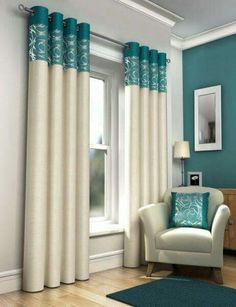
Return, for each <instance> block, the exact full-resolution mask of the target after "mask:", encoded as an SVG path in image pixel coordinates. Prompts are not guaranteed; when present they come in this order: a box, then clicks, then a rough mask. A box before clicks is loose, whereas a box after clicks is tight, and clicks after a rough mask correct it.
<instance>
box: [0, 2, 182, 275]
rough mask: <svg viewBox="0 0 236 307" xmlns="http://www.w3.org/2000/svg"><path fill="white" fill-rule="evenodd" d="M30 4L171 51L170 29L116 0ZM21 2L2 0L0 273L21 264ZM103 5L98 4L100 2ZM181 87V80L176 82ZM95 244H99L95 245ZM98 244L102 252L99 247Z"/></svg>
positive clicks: (24, 107)
mask: <svg viewBox="0 0 236 307" xmlns="http://www.w3.org/2000/svg"><path fill="white" fill-rule="evenodd" d="M22 2H23V3H24V4H25V5H27V6H29V7H31V6H33V5H44V6H47V7H48V8H49V10H50V12H53V11H61V12H63V13H64V16H65V17H69V16H70V17H76V18H77V19H78V21H79V22H82V21H86V22H89V23H90V24H91V29H92V30H93V31H95V32H98V33H102V34H104V35H107V36H110V37H112V38H114V39H117V40H120V41H123V42H126V41H129V40H137V41H139V42H140V43H143V44H148V45H149V46H150V47H152V48H157V49H158V50H163V51H165V52H169V48H170V46H169V44H170V30H169V28H167V27H166V26H164V25H162V24H159V23H157V22H155V21H154V20H153V19H150V18H148V17H147V16H144V15H142V14H139V13H138V12H136V11H132V10H130V9H128V8H126V7H124V6H122V5H120V4H119V3H118V2H116V1H113V0H99V1H96V0H67V1H64V0H45V1H42V0H41V1H40V0H36V1H22ZM18 4H19V2H18V1H15V0H1V1H0V7H1V10H0V20H1V29H0V31H1V33H0V35H1V42H2V46H1V48H0V61H1V62H0V63H1V79H0V86H1V91H0V244H1V245H0V272H3V271H7V270H12V269H17V268H21V267H22V251H23V248H22V247H23V223H24V191H25V144H26V138H25V135H26V110H27V104H26V101H27V99H26V98H27V17H26V16H24V15H22V14H21V13H20V12H19V11H18V9H17V5H18ZM98 4H99V5H98ZM176 87H177V84H176ZM112 240H114V242H116V243H114V245H113V246H112V247H111V248H112V249H116V248H118V249H120V248H121V247H122V246H121V241H120V235H117V239H116V237H115V236H113V237H112ZM93 242H94V243H93ZM96 242H98V239H97V238H96V239H92V240H91V244H90V252H91V253H92V254H96V253H101V247H102V246H104V248H105V247H106V248H107V246H108V244H109V243H108V242H109V240H107V239H104V240H102V239H100V240H99V244H97V243H96ZM96 246H98V249H99V250H96Z"/></svg>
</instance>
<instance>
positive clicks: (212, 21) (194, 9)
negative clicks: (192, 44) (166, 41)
mask: <svg viewBox="0 0 236 307" xmlns="http://www.w3.org/2000/svg"><path fill="white" fill-rule="evenodd" d="M150 2H154V3H156V4H157V5H159V6H161V7H163V8H165V9H167V10H169V11H171V12H173V13H175V14H177V15H180V16H182V17H184V21H180V22H178V23H176V25H175V26H174V27H173V29H172V32H173V33H174V34H176V35H178V36H180V37H182V38H186V37H190V36H192V35H196V34H199V33H201V32H204V31H207V30H210V29H213V28H216V27H219V26H222V25H225V24H227V23H230V22H234V21H236V0H150Z"/></svg>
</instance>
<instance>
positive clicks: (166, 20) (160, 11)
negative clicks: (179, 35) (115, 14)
mask: <svg viewBox="0 0 236 307" xmlns="http://www.w3.org/2000/svg"><path fill="white" fill-rule="evenodd" d="M114 1H116V2H118V3H120V4H122V5H125V6H126V7H128V8H130V9H132V10H134V11H136V12H139V13H141V14H143V15H145V16H147V17H149V18H151V19H154V20H156V21H158V22H160V23H162V24H164V25H167V26H169V27H173V26H174V25H175V23H176V22H177V21H183V20H184V18H183V17H181V16H179V15H176V14H174V13H172V12H170V11H168V10H166V9H164V8H162V7H160V6H159V5H157V4H154V3H153V2H151V1H149V0H114Z"/></svg>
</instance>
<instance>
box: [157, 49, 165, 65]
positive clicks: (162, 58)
mask: <svg viewBox="0 0 236 307" xmlns="http://www.w3.org/2000/svg"><path fill="white" fill-rule="evenodd" d="M158 65H159V66H166V53H164V52H161V53H159V54H158Z"/></svg>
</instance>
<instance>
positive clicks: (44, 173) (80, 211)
mask: <svg viewBox="0 0 236 307" xmlns="http://www.w3.org/2000/svg"><path fill="white" fill-rule="evenodd" d="M32 9H33V11H34V14H33V16H30V17H29V85H28V88H29V95H28V124H27V125H28V127H27V161H26V205H25V243H24V265H23V289H24V290H25V291H30V292H35V291H40V290H42V289H43V288H44V286H45V285H46V286H48V287H58V286H59V285H60V282H64V283H72V282H74V281H75V279H80V280H85V279H88V277H89V269H88V260H89V257H88V240H89V143H88V142H89V33H90V30H89V25H88V24H86V23H81V24H79V25H77V20H76V19H74V18H68V19H66V20H63V15H62V14H61V13H57V12H56V13H52V14H50V15H48V9H47V8H45V7H41V6H36V7H33V8H32Z"/></svg>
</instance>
